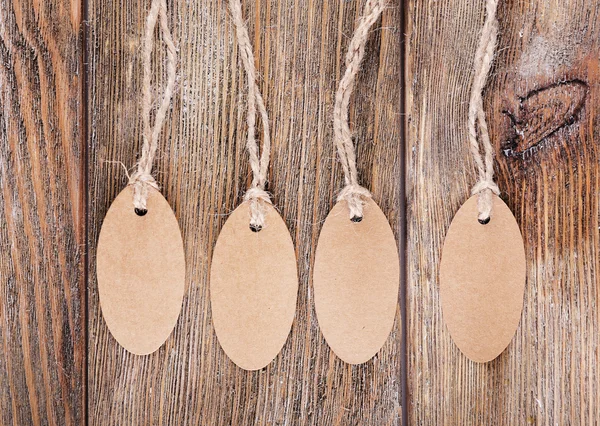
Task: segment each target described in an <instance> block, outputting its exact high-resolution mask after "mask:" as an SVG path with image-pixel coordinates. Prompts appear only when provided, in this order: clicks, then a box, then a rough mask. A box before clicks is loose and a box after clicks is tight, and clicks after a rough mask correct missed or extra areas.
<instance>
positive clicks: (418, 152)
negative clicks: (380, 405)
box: [406, 0, 600, 425]
mask: <svg viewBox="0 0 600 426" xmlns="http://www.w3.org/2000/svg"><path fill="white" fill-rule="evenodd" d="M483 7H484V2H483V1H482V2H471V1H466V0H465V1H459V2H422V1H418V0H412V1H411V2H410V3H409V6H408V10H407V13H406V16H407V47H406V52H407V56H406V83H407V86H406V90H407V98H406V105H407V117H406V119H407V121H406V123H407V127H406V129H407V152H408V157H407V168H408V181H407V186H408V191H407V196H408V206H409V207H408V209H409V214H408V223H409V226H408V233H409V235H408V247H409V252H408V257H409V259H408V267H409V270H408V274H409V277H410V278H409V282H408V287H407V316H408V323H407V329H408V332H407V345H408V372H409V374H408V388H409V392H408V404H407V408H408V411H409V423H410V424H424V425H440V424H496V425H499V424H502V425H517V424H519V425H524V424H548V425H550V424H552V425H554V424H582V425H583V424H586V425H587V424H595V423H597V421H598V419H600V399H599V398H600V389H599V371H598V368H599V365H600V355H599V351H598V344H599V334H600V324H599V318H598V302H599V295H600V294H599V288H600V287H599V282H598V275H597V271H598V266H599V265H598V263H599V259H600V257H599V254H598V243H599V231H598V229H599V228H598V225H599V224H598V214H599V211H598V184H599V177H598V176H599V168H598V149H597V141H598V140H599V136H600V135H599V129H600V127H599V125H598V124H599V123H598V119H599V115H598V113H599V111H598V94H599V89H600V86H599V80H598V77H599V75H600V74H599V68H598V67H599V57H598V47H599V46H598V40H599V37H598V36H599V30H600V27H599V26H598V25H597V23H598V19H599V17H600V16H599V14H600V7H599V5H598V2H592V1H584V0H571V1H564V2H559V1H547V0H537V1H531V2H518V1H509V2H503V1H501V2H500V7H499V12H498V16H499V21H500V38H499V43H498V56H497V59H496V65H495V67H494V69H493V76H492V79H491V84H490V85H489V87H488V89H487V91H486V111H487V114H488V117H489V120H488V121H489V122H490V125H491V130H492V133H493V135H492V140H493V141H494V143H495V146H496V149H497V166H498V171H499V186H500V189H501V190H502V192H503V198H504V199H505V200H506V201H507V203H508V205H509V207H511V209H512V210H513V212H514V213H515V216H516V218H517V221H518V222H519V224H520V226H521V230H522V233H523V237H524V240H525V249H526V255H527V283H526V288H525V300H524V309H523V314H522V319H521V324H520V326H519V329H518V331H517V334H516V336H515V338H514V339H513V341H512V343H511V344H510V345H509V347H508V349H507V350H506V351H505V352H504V353H503V354H502V355H501V356H500V357H499V358H498V359H496V360H495V361H493V362H490V363H487V364H475V363H472V362H470V361H468V360H467V359H466V358H465V357H464V356H463V355H462V354H460V352H459V350H458V349H457V348H456V346H455V345H454V344H453V343H452V341H451V339H450V335H449V333H448V331H447V329H446V328H445V326H444V323H443V319H442V316H441V307H440V300H439V287H438V278H437V277H438V264H439V258H440V253H441V247H442V244H443V239H444V235H445V232H446V230H447V228H448V226H449V224H450V221H451V219H452V216H453V215H454V213H455V212H456V211H457V209H458V208H459V206H460V205H461V204H462V203H463V202H464V201H465V200H466V199H467V198H468V192H469V189H470V186H471V185H472V184H473V183H474V182H475V174H474V165H473V163H472V161H471V160H470V157H469V154H468V148H467V131H466V124H465V122H466V120H465V117H466V115H467V109H468V99H469V84H465V82H470V81H471V78H472V73H471V64H472V61H473V54H474V50H475V47H476V44H477V41H478V32H479V30H480V28H481V26H482V24H483V18H484V10H483ZM499 302H500V301H499Z"/></svg>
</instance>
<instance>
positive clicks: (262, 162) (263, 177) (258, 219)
mask: <svg viewBox="0 0 600 426" xmlns="http://www.w3.org/2000/svg"><path fill="white" fill-rule="evenodd" d="M229 8H230V9H231V16H232V18H233V23H234V24H235V27H236V34H237V41H238V46H239V50H240V58H241V60H242V64H243V66H244V69H245V70H246V76H247V77H248V100H247V104H248V114H247V116H246V123H247V124H248V139H247V141H246V149H247V150H248V155H249V157H250V167H251V169H252V175H253V177H252V184H251V185H250V188H249V189H248V191H247V192H246V194H245V196H244V200H245V201H249V202H250V227H251V228H252V229H255V230H260V229H262V228H263V227H264V225H265V213H266V209H265V208H264V206H263V203H269V204H271V197H270V196H269V193H268V192H267V191H265V184H266V182H267V173H268V170H269V156H270V155H271V135H270V133H269V116H268V115H267V110H266V108H265V103H264V100H263V97H262V95H261V94H260V90H259V89H258V86H257V85H256V68H255V67H254V54H253V52H252V44H251V43H250V37H249V36H248V29H247V28H246V24H245V23H244V20H243V18H242V5H241V3H240V1H239V0H230V1H229ZM257 109H258V112H259V114H260V117H261V121H262V127H263V146H262V152H261V153H260V157H259V153H258V151H259V149H258V143H257V142H256V110H257Z"/></svg>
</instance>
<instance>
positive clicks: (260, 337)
mask: <svg viewBox="0 0 600 426" xmlns="http://www.w3.org/2000/svg"><path fill="white" fill-rule="evenodd" d="M264 208H265V209H266V217H265V222H266V225H265V226H264V228H262V230H260V231H259V232H254V231H252V230H251V229H250V226H249V220H250V206H249V202H244V203H242V204H241V205H240V206H239V207H238V208H237V209H235V211H234V212H233V213H232V214H231V216H230V217H229V219H227V222H225V225H224V226H223V230H222V231H221V234H219V239H218V240H217V244H216V246H215V251H214V255H213V260H212V266H211V271H210V301H211V310H212V316H213V321H214V325H215V332H216V334H217V338H218V339H219V343H220V344H221V347H222V348H223V350H224V351H225V353H226V354H227V356H229V358H231V360H232V361H233V362H234V363H235V364H236V365H237V366H239V367H241V368H243V369H245V370H258V369H261V368H263V367H265V366H266V365H267V364H269V363H270V362H271V361H273V359H274V358H275V357H276V356H277V354H278V353H279V351H280V350H281V348H282V347H283V345H284V344H285V342H286V340H287V337H288V334H289V333H290V329H291V327H292V322H293V320H294V314H295V313H296V298H297V296H298V272H297V269H296V253H295V252H294V245H293V243H292V237H291V236H290V233H289V231H288V229H287V227H286V225H285V222H284V221H283V219H282V218H281V216H279V214H278V213H277V210H275V209H274V208H273V206H272V205H271V204H268V203H265V205H264Z"/></svg>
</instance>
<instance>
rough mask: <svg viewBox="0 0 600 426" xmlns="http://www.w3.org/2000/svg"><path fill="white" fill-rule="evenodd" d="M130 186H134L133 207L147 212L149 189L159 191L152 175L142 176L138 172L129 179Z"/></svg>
mask: <svg viewBox="0 0 600 426" xmlns="http://www.w3.org/2000/svg"><path fill="white" fill-rule="evenodd" d="M129 185H132V186H133V206H134V207H135V208H136V209H139V210H141V211H144V210H147V209H146V201H147V200H148V188H154V189H156V190H157V191H158V184H157V183H156V181H155V180H154V178H153V177H152V175H150V174H147V173H146V174H141V173H140V172H139V170H138V171H136V172H135V173H134V174H132V175H131V177H130V178H129Z"/></svg>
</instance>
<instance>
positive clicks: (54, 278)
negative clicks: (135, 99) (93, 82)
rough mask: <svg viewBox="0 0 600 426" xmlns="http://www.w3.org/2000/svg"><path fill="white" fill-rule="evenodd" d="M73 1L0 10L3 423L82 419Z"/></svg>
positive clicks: (77, 64)
mask: <svg viewBox="0 0 600 426" xmlns="http://www.w3.org/2000/svg"><path fill="white" fill-rule="evenodd" d="M80 20H81V17H80V3H79V2H78V1H74V2H71V1H63V0H57V1H52V2H36V1H29V0H25V1H8V0H6V1H4V0H3V1H0V194H1V195H0V424H3V425H4V424H5V425H9V424H12V425H46V424H49V425H81V424H83V422H84V418H85V396H84V394H85V354H86V347H85V346H86V342H85V333H86V330H85V280H84V269H83V267H84V262H83V260H84V259H83V253H84V248H83V244H84V242H85V210H84V200H85V197H84V194H85V192H84V187H83V184H84V179H83V177H84V174H83V171H84V166H83V165H84V158H85V157H84V155H85V152H84V150H83V147H84V145H83V138H82V134H83V133H82V126H81V118H82V117H83V105H82V102H81V93H82V91H81V88H82V79H81V41H80V37H79V31H80V27H79V26H80Z"/></svg>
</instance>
